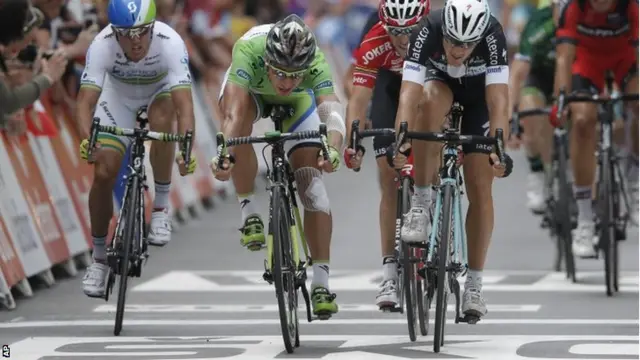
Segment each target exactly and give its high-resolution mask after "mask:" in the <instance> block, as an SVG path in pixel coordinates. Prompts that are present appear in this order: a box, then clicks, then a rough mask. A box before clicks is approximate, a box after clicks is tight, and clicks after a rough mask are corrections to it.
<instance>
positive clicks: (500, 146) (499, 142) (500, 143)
mask: <svg viewBox="0 0 640 360" xmlns="http://www.w3.org/2000/svg"><path fill="white" fill-rule="evenodd" d="M495 137H496V155H498V160H499V161H500V164H502V165H505V154H504V132H503V130H502V129H496V135H495Z"/></svg>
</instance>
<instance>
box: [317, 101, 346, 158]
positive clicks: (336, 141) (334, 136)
mask: <svg viewBox="0 0 640 360" xmlns="http://www.w3.org/2000/svg"><path fill="white" fill-rule="evenodd" d="M324 102H327V103H332V104H340V99H338V96H337V95H336V94H327V95H318V96H316V104H317V105H318V108H319V107H320V105H321V104H322V103H324ZM343 113H344V108H342V110H341V111H339V112H338V113H334V112H333V111H332V113H331V114H330V115H328V116H332V117H333V119H332V121H341V122H342V123H344V115H343ZM322 120H323V122H324V123H325V124H326V123H328V120H327V119H322ZM332 124H334V123H332ZM330 125H331V124H328V125H327V136H328V138H329V145H330V146H332V147H333V148H334V149H337V150H340V149H342V144H343V143H344V138H343V137H342V136H343V134H342V133H340V131H337V130H332V129H335V127H333V126H330ZM340 126H342V124H340ZM343 131H344V129H343Z"/></svg>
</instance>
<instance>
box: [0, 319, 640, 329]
mask: <svg viewBox="0 0 640 360" xmlns="http://www.w3.org/2000/svg"><path fill="white" fill-rule="evenodd" d="M303 320H304V319H303ZM447 323H448V324H454V320H453V319H448V320H447ZM279 324H280V320H279V319H206V320H203V319H192V320H177V319H176V320H174V319H153V320H151V319H147V320H127V319H125V320H124V326H216V325H218V326H246V325H279ZM478 324H480V326H482V325H508V324H511V325H594V326H595V325H602V326H615V325H638V324H639V322H638V319H483V320H482V321H480V322H479V323H478ZM300 325H302V326H308V325H310V326H322V325H328V326H334V325H404V326H406V325H407V320H406V319H404V318H398V319H340V318H334V319H331V320H330V321H314V322H313V323H312V324H309V323H308V322H306V321H301V322H300ZM70 326H87V327H89V326H113V320H52V321H21V322H13V323H12V322H5V323H0V329H16V328H36V327H38V328H41V327H70Z"/></svg>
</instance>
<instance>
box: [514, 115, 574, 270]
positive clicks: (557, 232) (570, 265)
mask: <svg viewBox="0 0 640 360" xmlns="http://www.w3.org/2000/svg"><path fill="white" fill-rule="evenodd" d="M551 112H552V109H551V108H538V109H527V110H523V111H517V112H514V113H513V117H512V122H511V136H519V135H520V133H521V131H522V127H521V125H520V120H521V119H522V118H526V117H529V116H539V115H546V116H548V115H549V114H551ZM568 169H569V135H568V131H567V129H566V128H565V127H564V126H563V125H558V126H556V127H555V129H554V130H553V151H552V155H551V171H550V172H547V171H545V189H546V191H545V197H546V199H545V203H546V206H545V212H544V214H543V216H542V224H541V225H542V227H543V228H548V229H549V230H550V232H551V235H552V236H554V237H555V238H556V258H555V270H556V271H561V270H562V263H563V262H564V269H565V273H566V276H567V279H571V281H572V282H576V267H575V259H574V256H573V250H572V249H571V244H572V241H573V240H572V235H571V231H572V230H573V229H574V228H575V226H576V221H577V207H576V202H575V199H574V198H573V188H572V186H571V184H572V182H571V180H570V179H569V176H568V172H567V171H568Z"/></svg>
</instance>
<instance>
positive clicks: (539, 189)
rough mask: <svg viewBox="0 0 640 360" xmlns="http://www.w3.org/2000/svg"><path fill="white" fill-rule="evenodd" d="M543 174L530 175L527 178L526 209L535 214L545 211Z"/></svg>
mask: <svg viewBox="0 0 640 360" xmlns="http://www.w3.org/2000/svg"><path fill="white" fill-rule="evenodd" d="M545 205H546V203H545V196H544V172H537V173H530V174H529V175H528V177H527V208H529V210H531V211H532V212H533V213H535V214H541V213H543V212H544V209H545Z"/></svg>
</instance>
